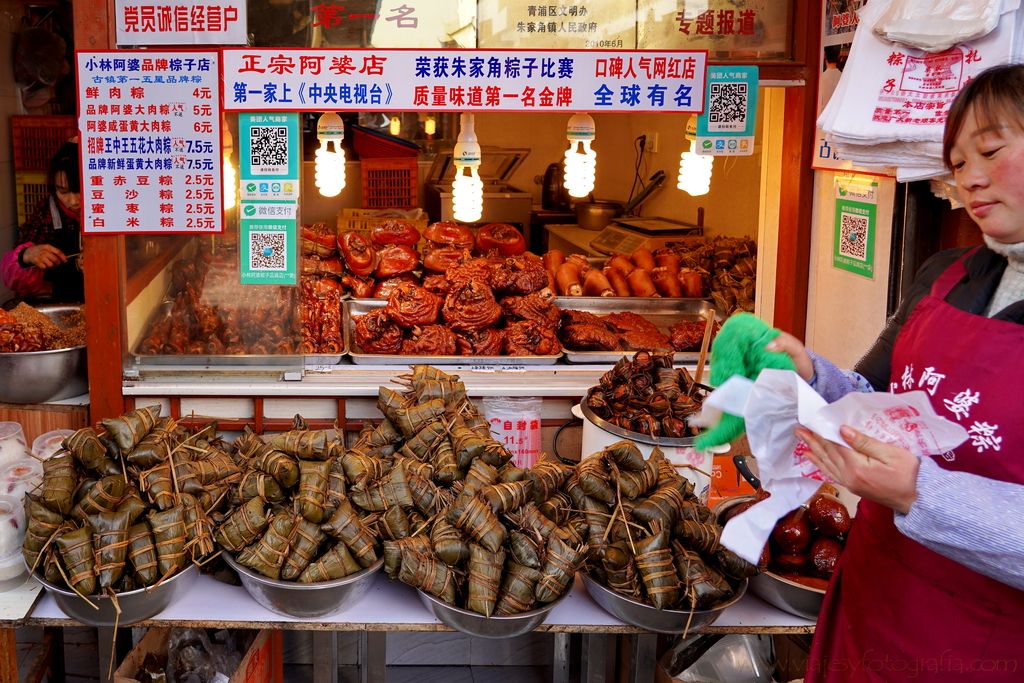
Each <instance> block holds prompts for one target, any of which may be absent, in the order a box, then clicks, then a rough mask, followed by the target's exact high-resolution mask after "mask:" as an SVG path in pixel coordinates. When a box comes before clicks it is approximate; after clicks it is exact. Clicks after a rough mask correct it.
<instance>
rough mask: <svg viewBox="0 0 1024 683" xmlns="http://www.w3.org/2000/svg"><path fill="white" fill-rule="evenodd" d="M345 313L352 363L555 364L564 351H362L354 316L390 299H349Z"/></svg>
mask: <svg viewBox="0 0 1024 683" xmlns="http://www.w3.org/2000/svg"><path fill="white" fill-rule="evenodd" d="M342 303H343V305H344V306H345V313H344V318H343V322H342V324H343V325H344V326H345V348H346V349H348V356H349V358H351V359H352V362H353V363H359V364H377V365H410V364H415V363H421V364H427V365H496V366H499V367H500V366H516V365H554V364H555V363H557V362H558V359H559V358H561V357H562V353H558V354H555V355H553V356H412V355H405V354H386V353H360V352H359V351H358V350H357V349H358V347H357V346H356V344H355V329H356V328H355V316H359V315H365V314H367V313H369V312H370V311H373V310H376V309H378V308H382V307H383V306H385V305H386V304H387V299H349V300H348V301H344V302H342Z"/></svg>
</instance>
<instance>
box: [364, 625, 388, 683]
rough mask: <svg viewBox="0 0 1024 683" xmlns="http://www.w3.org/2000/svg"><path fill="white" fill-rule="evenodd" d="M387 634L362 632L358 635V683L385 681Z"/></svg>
mask: <svg viewBox="0 0 1024 683" xmlns="http://www.w3.org/2000/svg"><path fill="white" fill-rule="evenodd" d="M387 637H388V634H387V633H378V632H376V631H374V632H371V631H363V632H362V633H360V634H359V681H360V683H384V681H386V680H387V670H388V667H387V663H388V650H387V644H388V641H387Z"/></svg>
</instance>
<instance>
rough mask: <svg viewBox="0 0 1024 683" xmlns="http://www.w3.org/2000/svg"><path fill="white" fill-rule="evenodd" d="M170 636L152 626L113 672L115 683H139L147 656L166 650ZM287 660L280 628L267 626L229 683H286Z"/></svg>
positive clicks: (251, 646) (169, 630)
mask: <svg viewBox="0 0 1024 683" xmlns="http://www.w3.org/2000/svg"><path fill="white" fill-rule="evenodd" d="M170 637H171V629H169V628H150V629H148V630H147V631H146V634H145V635H144V636H143V637H142V640H140V641H139V642H138V644H137V645H136V646H135V647H134V648H132V651H131V652H129V653H128V655H127V656H126V657H125V658H124V661H122V662H121V665H120V666H119V667H117V670H116V671H115V672H114V683H139V681H138V679H137V678H136V677H135V676H136V675H137V674H138V672H139V669H140V668H141V667H142V662H143V660H145V658H146V655H147V654H149V653H151V652H153V653H158V654H161V653H165V652H166V651H167V643H168V640H169V639H170ZM283 680H284V662H283V658H282V638H281V632H280V631H272V630H269V629H264V630H262V631H260V632H259V633H258V634H257V635H256V639H255V640H253V641H252V644H251V645H250V646H249V649H248V650H246V652H245V656H244V657H242V661H241V662H240V663H239V665H238V668H237V669H235V670H234V671H233V672H232V674H231V678H230V679H229V683H283Z"/></svg>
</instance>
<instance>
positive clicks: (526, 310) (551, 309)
mask: <svg viewBox="0 0 1024 683" xmlns="http://www.w3.org/2000/svg"><path fill="white" fill-rule="evenodd" d="M553 301H554V297H553V296H550V294H548V295H545V294H543V293H542V292H534V293H532V294H527V295H525V296H509V297H506V298H504V299H502V301H501V310H503V311H504V312H505V315H506V316H507V317H508V318H510V319H512V320H533V321H534V322H536V323H539V324H541V325H546V326H548V327H557V326H558V321H559V318H560V314H559V310H558V307H557V306H555V305H554V303H553Z"/></svg>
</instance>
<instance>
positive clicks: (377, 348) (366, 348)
mask: <svg viewBox="0 0 1024 683" xmlns="http://www.w3.org/2000/svg"><path fill="white" fill-rule="evenodd" d="M355 326H356V332H355V342H356V347H357V348H359V349H361V350H362V351H363V353H387V354H391V353H399V352H401V350H402V328H400V327H399V326H398V325H396V324H395V323H394V322H392V321H391V318H389V317H388V313H387V311H386V310H385V309H384V308H379V309H377V310H376V311H371V312H369V313H367V314H366V315H362V316H356V318H355Z"/></svg>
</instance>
